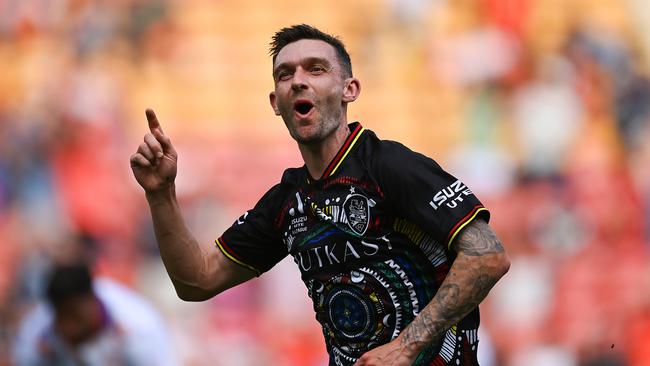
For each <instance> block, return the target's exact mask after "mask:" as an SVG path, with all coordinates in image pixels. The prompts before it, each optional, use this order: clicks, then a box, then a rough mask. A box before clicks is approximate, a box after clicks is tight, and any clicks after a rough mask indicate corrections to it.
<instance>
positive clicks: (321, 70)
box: [309, 65, 327, 75]
mask: <svg viewBox="0 0 650 366" xmlns="http://www.w3.org/2000/svg"><path fill="white" fill-rule="evenodd" d="M325 71H327V69H326V68H325V67H323V66H322V65H314V66H312V67H311V68H310V69H309V72H310V73H311V74H312V75H320V74H322V73H324V72H325Z"/></svg>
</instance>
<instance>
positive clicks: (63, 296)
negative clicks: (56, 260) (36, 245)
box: [46, 264, 93, 309]
mask: <svg viewBox="0 0 650 366" xmlns="http://www.w3.org/2000/svg"><path fill="white" fill-rule="evenodd" d="M92 293H93V290H92V277H91V275H90V269H89V268H88V266H87V265H86V264H66V265H55V267H54V268H53V269H52V271H51V272H50V278H49V282H48V285H47V291H46V297H47V301H48V302H49V303H50V304H51V305H52V306H54V308H55V309H56V308H58V307H60V306H61V304H62V303H63V302H64V301H65V300H67V299H70V298H73V297H77V296H80V295H89V294H92Z"/></svg>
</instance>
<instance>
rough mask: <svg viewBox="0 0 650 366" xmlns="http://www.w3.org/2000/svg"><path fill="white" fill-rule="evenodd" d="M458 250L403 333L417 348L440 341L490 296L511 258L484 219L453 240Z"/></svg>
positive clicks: (406, 343)
mask: <svg viewBox="0 0 650 366" xmlns="http://www.w3.org/2000/svg"><path fill="white" fill-rule="evenodd" d="M452 248H453V249H454V250H455V251H457V252H458V256H457V257H456V260H455V261H454V263H453V264H452V266H451V269H450V270H449V273H448V275H447V277H446V279H445V280H444V282H443V283H442V285H441V286H440V288H439V289H438V292H437V293H436V295H435V296H434V298H433V299H432V300H431V302H430V303H429V304H428V305H427V306H426V307H425V308H424V309H423V311H422V312H421V313H420V314H419V315H418V316H417V317H416V318H415V319H414V320H413V322H412V323H411V324H410V325H409V326H408V327H406V329H404V331H403V332H402V333H401V334H400V336H399V337H398V338H399V341H400V343H401V344H402V345H403V346H405V347H407V348H408V349H411V350H413V351H415V352H416V354H417V353H418V352H419V351H420V350H421V349H423V348H424V347H425V346H427V345H429V344H431V343H433V342H437V341H439V340H440V338H441V336H442V335H443V334H444V333H445V332H446V331H447V330H448V329H450V328H451V327H452V326H453V325H454V324H456V323H458V322H459V321H460V320H461V319H463V318H464V317H465V316H466V315H467V314H469V313H470V312H471V311H472V310H473V309H474V308H476V307H477V306H478V305H479V303H480V302H481V301H483V299H484V298H485V297H486V296H487V294H488V292H489V291H490V289H492V287H493V286H494V285H495V284H496V283H497V281H498V280H499V279H500V278H501V277H502V276H503V275H504V274H506V272H508V269H509V268H510V261H509V259H508V256H507V255H506V253H505V250H504V249H503V246H502V245H501V241H500V240H499V239H498V238H497V236H496V234H495V233H494V231H493V230H492V228H490V226H489V225H488V224H487V223H486V222H485V221H484V220H482V219H476V220H474V221H472V222H471V223H470V224H469V225H468V226H467V227H466V228H465V229H463V231H462V232H461V233H460V236H459V237H458V238H457V239H456V240H455V241H454V242H453V243H452Z"/></svg>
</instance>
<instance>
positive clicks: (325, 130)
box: [287, 113, 341, 146]
mask: <svg viewBox="0 0 650 366" xmlns="http://www.w3.org/2000/svg"><path fill="white" fill-rule="evenodd" d="M318 118H319V120H320V121H319V123H317V126H318V127H317V130H316V131H315V132H313V133H311V134H310V135H309V136H304V137H303V136H300V134H298V130H297V128H289V134H290V135H291V137H292V138H293V139H294V140H295V141H296V142H297V143H298V144H300V145H305V146H314V145H317V144H319V143H321V142H322V141H325V140H326V139H327V138H328V137H330V136H331V135H332V134H334V133H335V132H336V129H337V127H338V125H339V121H340V119H341V113H333V115H330V116H318ZM287 125H288V124H287Z"/></svg>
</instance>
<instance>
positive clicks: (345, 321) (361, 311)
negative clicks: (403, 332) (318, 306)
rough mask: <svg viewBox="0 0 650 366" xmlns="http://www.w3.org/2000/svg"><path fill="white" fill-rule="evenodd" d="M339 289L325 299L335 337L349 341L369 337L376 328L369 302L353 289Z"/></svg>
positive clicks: (374, 313) (357, 290) (371, 305)
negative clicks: (335, 333)
mask: <svg viewBox="0 0 650 366" xmlns="http://www.w3.org/2000/svg"><path fill="white" fill-rule="evenodd" d="M340 287H342V288H337V289H334V290H333V291H331V292H330V293H329V295H328V297H327V298H326V299H325V302H326V303H327V307H328V308H329V318H330V319H331V320H332V326H333V327H334V329H335V330H336V332H337V333H338V334H337V335H338V336H342V337H345V338H349V339H350V340H355V339H357V338H358V337H362V336H364V335H365V336H369V335H371V334H372V333H373V332H374V330H375V329H376V327H377V324H375V316H376V312H375V311H373V310H374V309H372V308H373V307H374V305H373V304H372V303H371V300H370V299H369V298H367V297H365V296H363V295H362V294H360V291H359V289H357V288H355V287H351V286H340Z"/></svg>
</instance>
